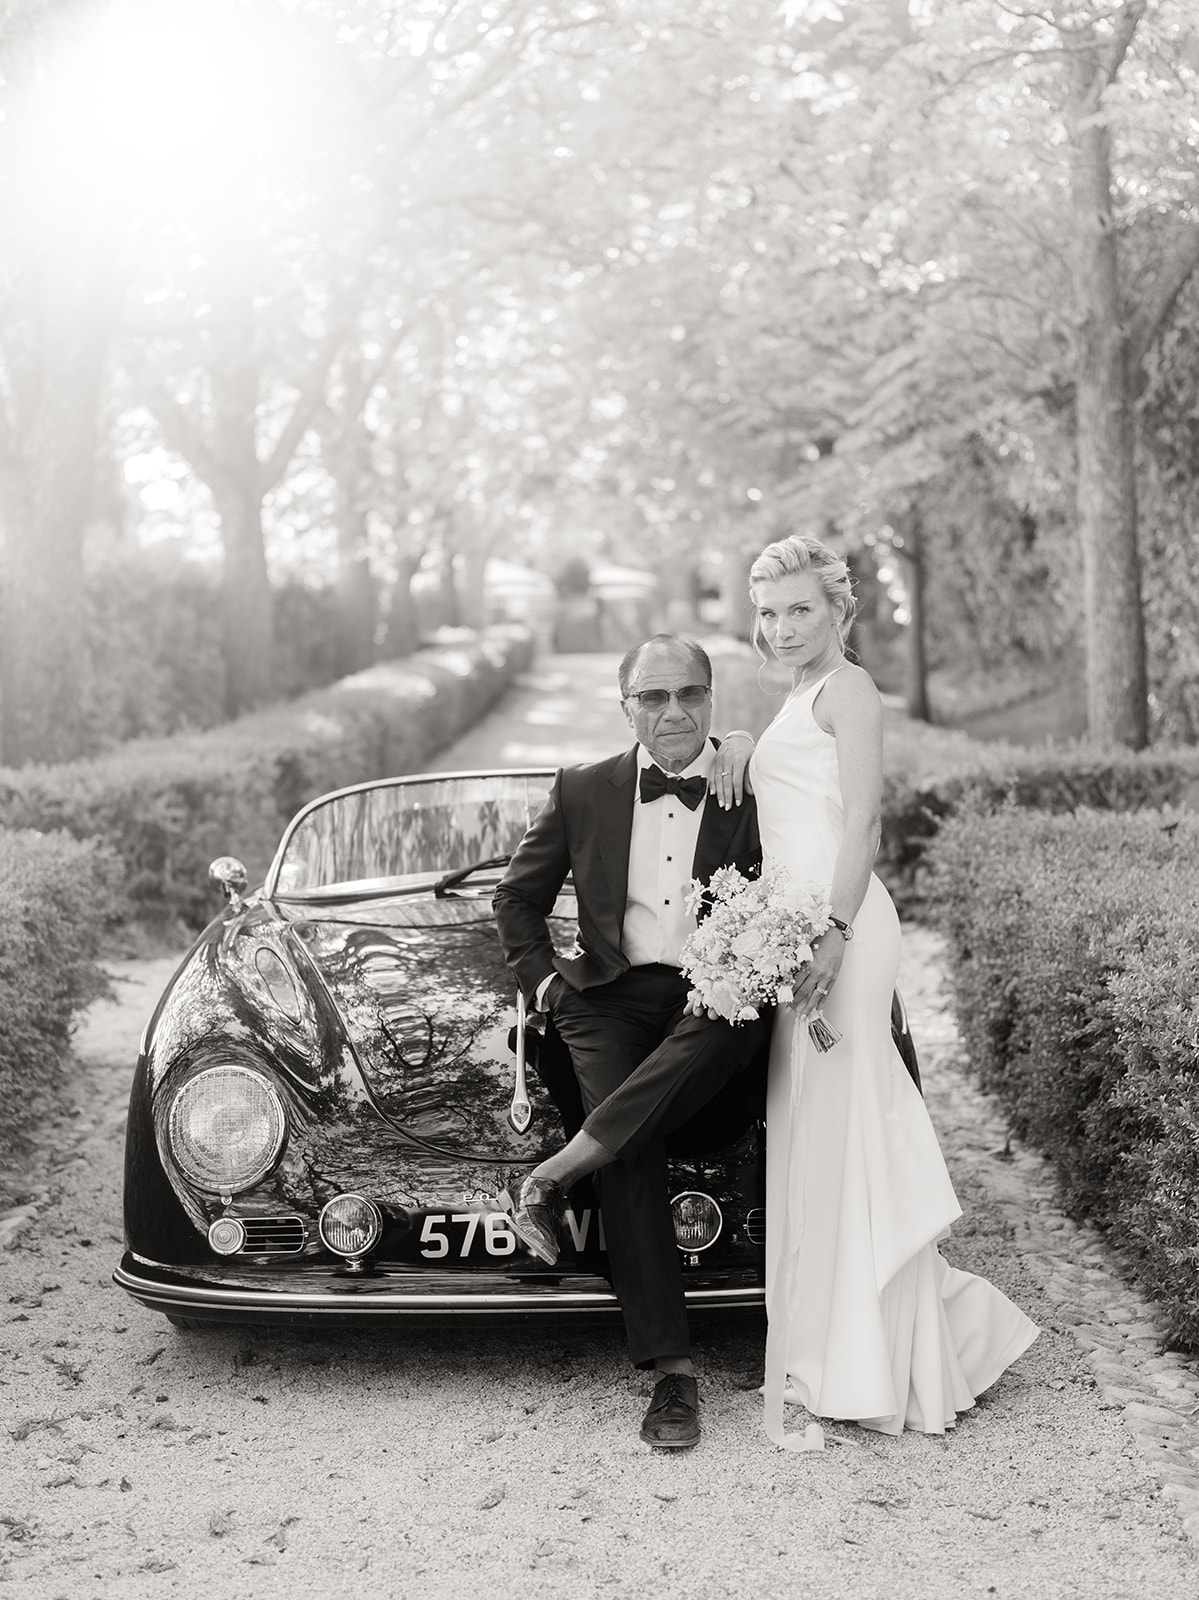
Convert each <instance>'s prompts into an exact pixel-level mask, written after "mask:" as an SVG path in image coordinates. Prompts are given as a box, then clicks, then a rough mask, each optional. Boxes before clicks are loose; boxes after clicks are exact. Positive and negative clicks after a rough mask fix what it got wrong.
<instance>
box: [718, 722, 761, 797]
mask: <svg viewBox="0 0 1199 1600" xmlns="http://www.w3.org/2000/svg"><path fill="white" fill-rule="evenodd" d="M753 753H754V737H753V735H752V734H751V733H746V732H745V730H744V729H743V728H735V729H734V730H733V732H732V733H726V734H725V736H724V738H723V739H722V740H721V741H720V749H719V750H718V751H717V752H716V760H715V763H714V764H713V767H712V776H711V777H710V778H709V779H708V792H709V793H710V794H714V795H715V796H716V799H717V801H718V802H719V804H720V805H721V807H722V809H723V810H725V811H727V810H728V809H729V807H730V806H739V805H740V804H741V802H742V800H743V799H744V798H745V796H746V795H747V794H752V793H753V786H752V784H751V783H750V779H749V771H748V768H749V758H750V756H752V755H753Z"/></svg>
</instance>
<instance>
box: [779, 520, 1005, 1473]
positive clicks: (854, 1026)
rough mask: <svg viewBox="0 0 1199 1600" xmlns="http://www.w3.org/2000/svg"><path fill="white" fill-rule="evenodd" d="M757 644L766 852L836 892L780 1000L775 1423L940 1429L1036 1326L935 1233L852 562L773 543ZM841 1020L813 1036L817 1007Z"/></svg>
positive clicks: (949, 1193) (948, 1198) (931, 1166)
mask: <svg viewBox="0 0 1199 1600" xmlns="http://www.w3.org/2000/svg"><path fill="white" fill-rule="evenodd" d="M750 595H751V598H752V600H753V603H754V610H755V620H754V634H753V637H754V644H755V648H757V649H758V651H759V654H761V655H763V656H764V657H765V658H766V659H770V657H771V656H773V657H775V658H777V659H778V660H779V661H781V662H783V663H784V665H786V666H787V667H789V668H790V669H791V679H792V689H791V692H790V694H789V695H788V697H787V700H786V701H785V703H784V704H783V706H782V708H781V709H780V710H779V712H778V714H777V716H776V717H775V719H774V721H773V722H772V723H771V725H770V726H769V728H767V730H766V732H765V733H764V734H763V735H762V738H761V740H760V741H759V743H758V746H757V748H756V750H755V751H754V754H753V757H752V761H751V763H750V776H751V780H752V784H753V790H754V793H755V795H756V797H757V805H758V821H759V826H760V829H761V835H762V849H763V855H764V857H765V860H766V861H767V862H770V861H781V862H782V863H784V865H785V866H786V867H787V868H788V869H789V871H790V872H791V874H792V876H793V878H794V879H795V880H796V881H797V882H798V883H800V884H805V883H808V882H815V883H818V884H819V885H821V886H822V887H823V888H825V889H827V891H828V894H829V899H830V902H831V905H832V912H833V917H834V920H835V926H834V927H832V928H830V929H829V931H828V932H827V933H826V934H824V935H823V936H822V937H821V938H820V939H819V940H818V941H817V942H816V945H815V954H814V957H813V960H812V963H811V966H810V968H809V969H808V970H807V972H806V974H805V976H804V978H803V981H802V982H801V983H800V984H798V985H797V987H796V998H795V1003H794V1004H793V1005H790V1006H783V1007H780V1008H779V1010H778V1012H777V1014H776V1019H775V1027H774V1036H773V1041H772V1046H771V1057H770V1078H769V1090H768V1098H767V1197H766V1219H767V1223H766V1302H767V1313H768V1318H769V1324H768V1334H767V1347H766V1384H765V1391H764V1392H765V1396H766V1430H767V1432H768V1434H769V1435H770V1437H771V1438H772V1439H773V1440H774V1441H775V1442H776V1443H777V1444H780V1445H782V1446H783V1447H784V1448H789V1449H811V1448H817V1447H819V1445H820V1444H821V1443H822V1436H821V1434H820V1429H819V1427H818V1426H815V1425H813V1426H809V1427H808V1428H807V1429H806V1430H805V1432H804V1433H802V1434H796V1433H793V1434H788V1433H786V1432H785V1429H784V1424H783V1406H784V1403H785V1402H787V1401H797V1402H799V1403H800V1404H802V1405H803V1406H804V1407H806V1409H807V1410H808V1411H809V1412H810V1413H812V1415H814V1416H817V1417H827V1418H841V1419H849V1420H853V1421H856V1422H858V1423H860V1424H861V1425H862V1426H863V1427H867V1428H874V1429H877V1430H879V1431H881V1432H883V1433H892V1434H898V1433H901V1432H902V1431H903V1429H904V1428H905V1427H908V1428H914V1429H918V1430H920V1431H921V1432H924V1433H943V1432H944V1431H945V1429H946V1428H949V1427H952V1425H953V1423H954V1421H955V1419H956V1417H957V1415H958V1413H959V1412H961V1411H964V1410H966V1409H967V1408H968V1407H970V1406H972V1405H973V1404H974V1399H975V1396H977V1395H979V1394H981V1393H982V1391H983V1390H984V1389H986V1388H988V1387H989V1386H990V1385H991V1384H992V1383H994V1382H995V1380H996V1379H997V1378H998V1377H999V1375H1000V1374H1001V1373H1002V1372H1003V1371H1004V1370H1005V1368H1007V1367H1008V1366H1009V1365H1010V1364H1011V1363H1012V1362H1013V1361H1014V1360H1015V1359H1016V1357H1017V1356H1019V1355H1020V1354H1021V1353H1022V1352H1023V1351H1024V1350H1026V1349H1027V1348H1028V1346H1029V1345H1030V1344H1031V1343H1032V1341H1033V1340H1034V1339H1035V1338H1036V1335H1037V1329H1036V1327H1035V1326H1034V1324H1033V1323H1032V1322H1030V1321H1029V1319H1028V1318H1027V1317H1026V1316H1025V1315H1024V1313H1023V1312H1022V1311H1020V1310H1019V1309H1018V1308H1017V1307H1016V1306H1014V1305H1013V1304H1012V1302H1011V1301H1010V1300H1008V1299H1007V1298H1006V1297H1005V1296H1004V1295H1002V1294H1001V1293H1000V1292H999V1290H998V1289H996V1288H995V1287H994V1286H993V1285H992V1284H990V1283H988V1282H986V1280H985V1279H982V1278H979V1277H975V1276H973V1275H972V1274H970V1273H965V1272H960V1271H958V1270H956V1269H955V1268H953V1267H950V1266H949V1265H948V1264H947V1263H946V1262H945V1261H944V1260H943V1259H942V1258H941V1255H940V1253H939V1252H938V1250H937V1243H936V1242H937V1240H938V1239H941V1238H943V1237H944V1235H945V1234H946V1232H947V1231H948V1229H949V1226H950V1224H951V1223H952V1222H953V1221H954V1219H955V1218H956V1217H958V1216H960V1215H961V1208H960V1207H959V1205H958V1203H957V1199H956V1197H955V1195H954V1192H953V1186H952V1184H951V1182H950V1179H949V1174H948V1172H947V1171H946V1168H945V1162H944V1160H943V1158H942V1155H941V1151H940V1147H939V1146H938V1144H937V1138H936V1135H935V1133H934V1132H933V1128H932V1124H931V1122H930V1121H929V1117H928V1112H927V1110H926V1108H925V1104H924V1101H923V1099H922V1097H921V1095H920V1092H919V1090H918V1089H917V1088H916V1086H915V1084H914V1083H913V1082H912V1079H911V1078H910V1077H909V1076H908V1073H907V1071H906V1070H905V1068H904V1065H903V1062H902V1061H901V1059H900V1056H899V1053H898V1051H897V1050H896V1048H895V1045H894V1042H893V1040H892V1038H891V1025H890V1015H891V995H892V990H893V988H894V986H895V976H896V969H897V967H898V964H899V944H900V934H899V920H898V917H897V916H896V912H895V907H894V905H893V904H892V901H891V897H890V895H889V894H888V893H887V891H886V889H884V887H883V885H882V884H881V883H880V882H879V880H878V879H877V878H876V877H875V876H874V874H873V872H872V870H871V867H872V863H873V861H874V856H875V852H876V849H877V847H878V840H879V816H880V805H881V793H882V706H881V702H880V700H879V695H878V691H877V689H876V688H875V686H874V683H873V682H872V681H871V679H870V677H869V675H868V674H867V673H866V672H864V671H863V670H862V668H861V667H859V666H856V665H853V664H852V663H850V662H849V661H847V659H846V656H845V650H844V639H845V635H846V633H847V632H848V628H849V625H850V622H851V621H852V618H853V610H854V600H853V595H852V590H851V585H850V579H849V574H848V571H847V569H846V566H845V563H844V562H843V561H841V560H840V559H839V557H837V556H836V555H835V554H834V552H832V551H831V550H829V549H828V548H827V547H826V546H824V545H822V544H821V543H820V542H819V541H818V540H816V539H809V538H803V537H799V536H794V537H792V538H789V539H784V540H782V541H780V542H779V543H777V544H772V545H770V546H768V548H767V549H766V550H764V551H763V552H762V554H761V555H760V556H759V557H758V559H757V560H756V561H755V562H754V565H753V567H752V569H751V572H750ZM818 1008H819V1009H821V1010H823V1013H824V1015H825V1017H826V1018H827V1020H828V1022H829V1023H830V1024H831V1025H832V1027H833V1028H834V1029H836V1030H837V1031H838V1032H839V1033H840V1035H841V1037H840V1040H839V1042H838V1043H837V1044H835V1045H834V1046H833V1047H832V1048H831V1049H830V1050H829V1051H828V1052H827V1053H825V1054H822V1053H820V1052H819V1051H817V1050H816V1049H815V1047H814V1046H813V1045H812V1044H811V1042H810V1039H809V1034H808V1027H807V1022H808V1018H809V1017H810V1015H811V1013H812V1012H813V1011H815V1010H816V1009H818Z"/></svg>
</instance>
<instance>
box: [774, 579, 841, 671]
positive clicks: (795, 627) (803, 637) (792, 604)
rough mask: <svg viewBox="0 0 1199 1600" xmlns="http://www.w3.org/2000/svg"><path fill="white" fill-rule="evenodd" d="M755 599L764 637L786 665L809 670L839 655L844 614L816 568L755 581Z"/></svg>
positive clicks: (798, 669) (829, 661) (794, 668)
mask: <svg viewBox="0 0 1199 1600" xmlns="http://www.w3.org/2000/svg"><path fill="white" fill-rule="evenodd" d="M753 602H754V607H755V609H756V611H757V615H758V626H759V628H760V629H761V630H762V637H763V639H765V641H766V643H767V644H768V645H769V646H770V648H771V649H772V650H773V651H774V653H775V655H776V656H777V657H778V658H779V660H780V661H781V662H782V663H783V664H784V666H788V667H790V668H791V669H792V670H793V671H795V672H805V671H807V670H809V669H810V668H812V667H823V666H824V665H825V664H826V663H831V662H833V661H835V660H836V659H838V658H839V656H840V654H841V639H840V636H839V634H838V633H837V623H838V621H839V620H840V618H839V617H838V614H837V612H836V611H835V610H834V608H833V606H832V605H831V604H830V603H829V599H828V596H827V595H826V594H825V592H824V588H823V586H822V585H821V582H820V579H819V578H818V577H817V576H816V574H815V573H814V572H792V573H788V574H787V576H786V577H783V578H774V579H771V580H769V581H763V582H761V583H755V584H754V586H753Z"/></svg>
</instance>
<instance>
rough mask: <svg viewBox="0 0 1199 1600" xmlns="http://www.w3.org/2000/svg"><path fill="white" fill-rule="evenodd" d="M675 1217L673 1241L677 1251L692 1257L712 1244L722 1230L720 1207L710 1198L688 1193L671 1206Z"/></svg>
mask: <svg viewBox="0 0 1199 1600" xmlns="http://www.w3.org/2000/svg"><path fill="white" fill-rule="evenodd" d="M670 1209H671V1211H672V1212H673V1213H674V1238H675V1243H676V1244H677V1245H678V1247H679V1249H680V1250H684V1251H688V1252H689V1253H691V1254H694V1253H695V1252H696V1251H697V1250H706V1249H707V1248H708V1246H709V1245H710V1244H715V1243H716V1240H717V1239H718V1238H719V1237H720V1230H721V1228H722V1227H723V1226H724V1218H723V1216H722V1215H721V1212H720V1207H719V1206H718V1205H717V1204H716V1202H715V1200H713V1199H712V1197H711V1195H708V1194H699V1193H698V1192H697V1191H696V1190H694V1189H688V1190H687V1191H686V1192H685V1193H683V1194H676V1195H675V1197H674V1199H673V1200H672V1201H671V1202H670Z"/></svg>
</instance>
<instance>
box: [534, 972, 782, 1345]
mask: <svg viewBox="0 0 1199 1600" xmlns="http://www.w3.org/2000/svg"><path fill="white" fill-rule="evenodd" d="M688 988H689V985H688V983H687V980H686V979H685V978H684V977H683V975H682V973H681V972H680V971H679V970H678V968H677V967H669V966H662V965H652V966H641V967H630V968H629V969H628V971H627V972H624V973H622V974H621V976H620V977H619V978H614V979H613V980H612V982H610V983H605V984H600V985H597V986H595V987H594V988H590V989H584V990H582V991H581V992H580V991H578V990H576V989H574V988H572V986H571V985H570V984H569V983H567V982H566V980H565V979H564V978H559V979H558V980H557V981H556V982H555V983H553V984H551V985H550V989H549V994H548V996H547V1000H548V1004H549V1009H550V1013H551V1015H552V1017H553V1020H554V1027H555V1028H556V1029H557V1031H558V1034H559V1036H560V1037H561V1039H562V1041H563V1043H564V1044H565V1045H566V1047H567V1049H568V1050H569V1051H570V1058H571V1063H572V1065H573V1067H574V1071H575V1076H576V1077H577V1079H578V1081H579V1088H580V1091H581V1093H582V1098H583V1106H584V1109H585V1110H586V1112H587V1119H586V1121H585V1122H584V1123H583V1130H584V1132H586V1133H589V1134H590V1135H591V1136H592V1138H594V1139H596V1140H598V1141H599V1143H600V1144H602V1145H603V1146H604V1148H605V1149H606V1150H608V1151H610V1152H611V1153H612V1156H613V1158H614V1159H613V1160H612V1162H611V1163H609V1164H608V1165H607V1166H604V1167H602V1168H601V1169H600V1171H599V1172H598V1173H597V1174H596V1175H595V1180H594V1181H596V1183H597V1187H598V1189H599V1196H600V1206H601V1209H602V1212H603V1218H604V1234H605V1238H606V1240H607V1248H608V1261H609V1265H610V1267H611V1270H612V1284H613V1287H614V1288H615V1290H616V1293H617V1296H618V1298H619V1300H620V1305H621V1310H622V1312H623V1314H624V1324H625V1332H626V1334H627V1336H628V1341H629V1354H630V1355H631V1356H632V1359H633V1361H634V1362H635V1363H636V1364H637V1365H638V1366H640V1367H649V1366H652V1365H653V1364H654V1362H655V1361H656V1360H657V1359H659V1358H661V1357H665V1356H685V1355H687V1354H688V1353H689V1351H690V1348H691V1344H690V1335H689V1333H688V1329H687V1308H686V1301H685V1298H684V1294H683V1269H682V1262H681V1260H680V1256H679V1250H678V1245H677V1244H676V1242H675V1234H674V1219H673V1217H672V1215H671V1210H670V1194H669V1190H668V1188H667V1172H666V1143H665V1141H666V1136H667V1135H668V1134H669V1133H671V1132H672V1131H673V1130H674V1129H675V1128H677V1127H679V1126H681V1125H682V1124H683V1123H684V1122H686V1121H687V1120H688V1118H689V1117H691V1116H693V1115H694V1114H695V1113H696V1112H697V1111H699V1110H700V1109H701V1108H702V1107H703V1106H705V1105H706V1104H707V1103H708V1101H709V1100H710V1099H711V1098H712V1096H713V1095H714V1094H716V1093H717V1092H718V1090H720V1089H721V1088H723V1086H724V1085H725V1084H726V1083H727V1082H728V1081H729V1079H730V1078H731V1077H732V1075H733V1074H734V1073H735V1072H737V1071H739V1070H740V1069H742V1068H744V1067H746V1066H748V1065H749V1063H750V1061H752V1059H753V1058H754V1056H755V1055H756V1054H757V1052H758V1050H759V1049H760V1048H761V1047H762V1045H763V1044H764V1042H765V1039H766V1032H767V1027H768V1024H767V1022H766V1021H765V1020H761V1021H758V1022H747V1023H740V1024H738V1026H737V1027H735V1028H734V1027H733V1026H732V1025H731V1024H730V1023H728V1022H724V1021H713V1020H712V1019H711V1018H709V1017H696V1016H692V1015H691V1014H690V1013H689V1012H687V1011H686V1009H685V1007H686V1003H687V992H688Z"/></svg>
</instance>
